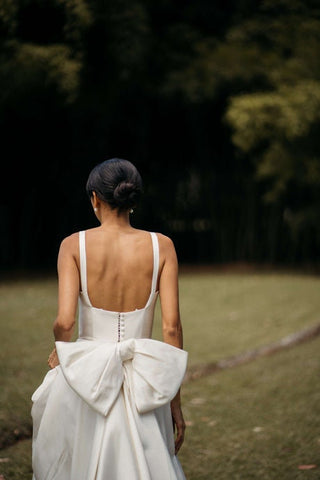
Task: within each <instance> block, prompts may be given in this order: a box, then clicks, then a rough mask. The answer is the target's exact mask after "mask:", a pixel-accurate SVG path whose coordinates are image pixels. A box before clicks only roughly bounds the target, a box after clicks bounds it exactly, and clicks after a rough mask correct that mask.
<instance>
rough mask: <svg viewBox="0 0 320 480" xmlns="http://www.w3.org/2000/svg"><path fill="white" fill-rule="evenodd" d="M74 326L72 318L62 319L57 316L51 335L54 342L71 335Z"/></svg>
mask: <svg viewBox="0 0 320 480" xmlns="http://www.w3.org/2000/svg"><path fill="white" fill-rule="evenodd" d="M74 325H75V319H74V318H72V319H71V318H62V317H59V316H58V317H57V318H56V320H55V322H54V324H53V333H54V336H55V338H56V340H60V339H64V338H65V337H66V336H69V335H72V332H73V328H74Z"/></svg>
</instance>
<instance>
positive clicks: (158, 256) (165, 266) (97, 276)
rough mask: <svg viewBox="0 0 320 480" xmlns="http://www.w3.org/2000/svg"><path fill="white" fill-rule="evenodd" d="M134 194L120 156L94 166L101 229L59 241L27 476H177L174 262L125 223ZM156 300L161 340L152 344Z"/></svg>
mask: <svg viewBox="0 0 320 480" xmlns="http://www.w3.org/2000/svg"><path fill="white" fill-rule="evenodd" d="M141 191H142V181H141V177H140V174H139V172H138V171H137V169H136V168H135V166H134V165H133V164H132V163H130V162H128V161H127V160H121V159H118V158H114V159H111V160H107V161H105V162H103V163H101V164H99V165H97V166H96V167H95V168H94V169H93V170H92V172H91V173H90V175H89V178H88V182H87V193H88V195H89V198H90V201H91V204H92V207H93V210H94V212H95V215H96V217H97V219H98V220H99V222H100V226H99V227H97V228H92V229H89V230H87V231H81V232H79V233H75V234H73V235H71V236H70V237H67V238H66V239H64V240H63V242H62V244H61V247H60V251H59V257H58V275H59V308H58V315H57V318H56V320H55V322H54V336H55V349H54V350H53V352H52V353H51V354H50V356H49V360H48V363H49V366H50V367H51V370H49V372H48V373H47V375H46V376H45V378H44V380H43V382H42V384H41V385H40V387H38V389H37V390H36V391H35V392H34V394H33V396H32V401H33V407H32V417H33V443H32V447H33V451H32V464H33V472H34V474H33V475H34V476H33V479H34V480H183V479H185V477H184V474H183V471H182V468H181V465H180V463H179V461H178V459H177V457H176V454H177V453H178V451H179V449H180V447H181V445H182V443H183V440H184V430H185V423H184V420H183V415H182V411H181V405H180V391H179V387H180V384H181V381H182V379H183V376H184V373H185V369H186V361H187V354H186V352H185V351H184V350H182V328H181V323H180V316H179V304H178V266H177V258H176V253H175V249H174V246H173V243H172V241H171V240H170V239H169V238H168V237H165V236H164V235H161V234H158V233H157V234H156V233H153V232H146V231H143V230H137V229H135V228H133V227H132V226H131V225H130V220H129V214H130V212H132V209H133V208H134V207H135V206H136V204H137V203H138V201H139V198H140V195H141ZM158 294H159V296H160V301H161V318H162V332H163V340H164V341H163V342H159V341H156V340H152V339H151V338H150V337H151V334H152V323H153V316H154V308H155V304H156V300H157V296H158ZM78 303H79V317H78V330H79V333H78V339H77V341H75V342H73V341H71V339H72V336H73V331H74V327H75V317H76V310H77V304H78ZM174 431H175V434H174Z"/></svg>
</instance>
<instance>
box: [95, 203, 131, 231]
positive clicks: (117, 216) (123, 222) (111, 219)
mask: <svg viewBox="0 0 320 480" xmlns="http://www.w3.org/2000/svg"><path fill="white" fill-rule="evenodd" d="M98 219H99V221H100V223H101V227H107V228H108V229H109V228H110V227H111V228H115V229H121V228H127V227H130V220H129V212H128V211H126V210H125V211H123V212H119V211H118V210H117V209H114V210H112V209H111V208H110V207H109V206H108V205H106V206H103V207H102V208H101V209H100V212H99V218H98Z"/></svg>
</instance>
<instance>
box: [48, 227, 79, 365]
mask: <svg viewBox="0 0 320 480" xmlns="http://www.w3.org/2000/svg"><path fill="white" fill-rule="evenodd" d="M77 242H78V235H77V234H76V235H72V236H71V237H67V238H66V239H64V240H63V242H62V243H61V246H60V250H59V255H58V282H59V290H58V314H57V317H56V319H55V321H54V324H53V333H54V337H55V340H56V341H59V340H60V341H64V342H69V341H70V340H71V337H72V334H73V330H74V325H75V317H76V311H77V301H78V295H79V288H80V284H79V283H80V282H79V270H78V267H77V263H76V259H75V251H76V248H77ZM48 363H49V366H50V367H51V368H54V367H55V366H57V365H58V364H59V360H58V357H57V354H56V352H55V349H54V350H53V352H52V353H51V355H50V356H49V359H48Z"/></svg>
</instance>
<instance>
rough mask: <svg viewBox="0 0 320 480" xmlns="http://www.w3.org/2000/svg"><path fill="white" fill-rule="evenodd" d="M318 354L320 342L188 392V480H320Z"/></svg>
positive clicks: (211, 379)
mask: <svg viewBox="0 0 320 480" xmlns="http://www.w3.org/2000/svg"><path fill="white" fill-rule="evenodd" d="M319 351H320V339H316V340H313V341H312V342H310V343H307V344H304V345H302V346H299V347H295V348H293V349H291V350H287V351H283V352H281V353H278V354H277V355H275V356H273V357H269V358H261V359H259V360H257V361H255V362H254V363H251V364H248V365H245V366H242V367H238V368H235V369H232V370H228V371H224V372H220V373H218V374H216V375H212V376H209V377H207V378H204V379H202V380H198V381H196V382H192V383H189V384H187V385H185V387H184V388H183V392H184V393H183V399H184V412H185V417H186V420H187V422H188V423H189V424H190V426H189V427H188V429H187V434H186V442H185V444H184V447H183V449H182V452H181V456H180V457H181V462H182V464H183V466H184V469H185V472H186V476H187V478H188V480H212V479H219V480H229V479H232V480H295V479H297V480H300V479H301V480H303V479H306V478H307V479H308V480H316V479H317V480H318V479H319V478H320V389H319ZM304 464H316V465H318V468H316V469H314V470H309V471H300V470H299V469H298V467H299V465H304Z"/></svg>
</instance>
